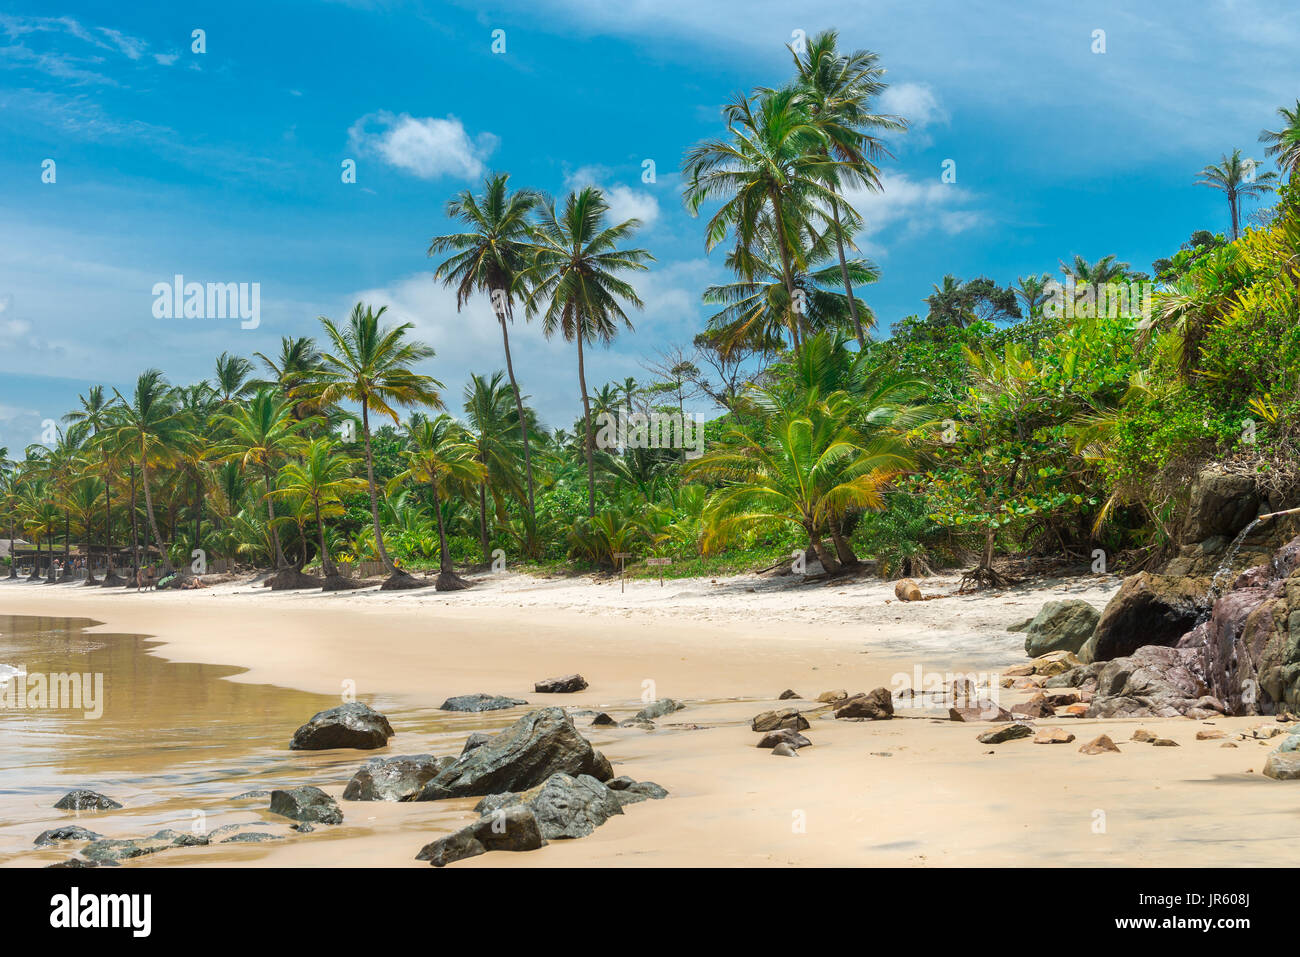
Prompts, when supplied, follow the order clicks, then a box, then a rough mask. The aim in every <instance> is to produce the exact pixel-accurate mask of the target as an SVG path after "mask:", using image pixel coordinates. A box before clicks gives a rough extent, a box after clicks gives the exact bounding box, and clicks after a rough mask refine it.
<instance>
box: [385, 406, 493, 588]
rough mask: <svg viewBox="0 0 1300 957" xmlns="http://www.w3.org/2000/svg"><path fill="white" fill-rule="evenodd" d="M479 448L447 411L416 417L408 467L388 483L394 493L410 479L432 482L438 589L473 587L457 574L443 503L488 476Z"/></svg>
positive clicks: (406, 456)
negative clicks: (477, 456)
mask: <svg viewBox="0 0 1300 957" xmlns="http://www.w3.org/2000/svg"><path fill="white" fill-rule="evenodd" d="M476 451H477V450H476V449H475V447H474V445H473V444H472V443H471V442H469V441H468V436H467V435H466V434H465V430H464V429H463V428H461V426H460V425H459V424H457V422H456V420H455V419H453V418H452V417H451V416H449V415H447V414H446V413H445V412H444V413H442V414H440V415H436V416H434V417H433V418H432V419H428V418H425V417H424V416H412V422H411V429H410V443H409V445H408V447H407V450H406V451H405V452H404V453H403V458H404V459H405V461H406V468H405V469H404V470H403V471H401V472H399V473H398V474H397V475H395V476H394V477H393V479H392V481H390V482H389V483H388V491H389V492H390V493H391V492H392V491H393V490H394V489H396V488H397V487H398V486H400V485H402V484H403V483H406V482H423V483H427V484H428V485H429V489H430V492H431V493H432V495H433V513H434V517H435V518H436V520H437V524H438V578H437V580H436V581H435V583H434V587H435V588H437V590H438V591H458V590H460V589H462V588H468V587H469V582H467V581H465V579H463V578H461V577H460V576H459V575H457V574H456V569H455V567H454V566H453V565H452V561H451V552H450V550H449V549H448V548H447V528H446V523H445V521H444V519H443V514H442V503H443V497H444V495H445V493H446V492H447V491H448V490H449V489H451V488H462V489H464V488H469V487H472V486H473V485H475V484H477V483H479V482H481V481H482V480H483V478H484V477H485V476H486V475H487V468H486V467H485V466H484V465H483V464H482V463H480V462H478V461H475V454H476Z"/></svg>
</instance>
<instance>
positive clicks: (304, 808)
mask: <svg viewBox="0 0 1300 957" xmlns="http://www.w3.org/2000/svg"><path fill="white" fill-rule="evenodd" d="M271 813H272V814H282V815H284V816H285V817H291V818H293V819H294V820H295V821H312V822H314V823H316V824H342V823H343V812H342V811H340V810H339V806H338V805H337V804H336V803H335V802H334V799H333V798H332V797H330V796H329V795H328V794H326V793H325V792H324V791H322V790H321V789H320V788H318V787H312V786H311V785H305V786H303V787H299V788H292V789H290V790H287V791H272V792H271Z"/></svg>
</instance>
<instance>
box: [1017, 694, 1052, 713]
mask: <svg viewBox="0 0 1300 957" xmlns="http://www.w3.org/2000/svg"><path fill="white" fill-rule="evenodd" d="M1008 710H1009V711H1010V712H1011V713H1012V714H1014V715H1020V716H1023V717H1026V718H1050V717H1051V716H1052V715H1053V714H1055V713H1056V709H1055V707H1054V706H1053V705H1052V704H1050V703H1049V701H1048V699H1047V697H1046V696H1045V695H1041V694H1040V695H1035V696H1034V697H1032V698H1030V699H1029V700H1028V701H1022V702H1020V703H1019V704H1013V705H1011V706H1010V708H1009V709H1008Z"/></svg>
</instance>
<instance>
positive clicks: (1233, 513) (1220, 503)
mask: <svg viewBox="0 0 1300 957" xmlns="http://www.w3.org/2000/svg"><path fill="white" fill-rule="evenodd" d="M1260 503H1261V499H1260V494H1259V491H1258V490H1257V489H1256V487H1255V480H1254V479H1253V478H1251V477H1250V476H1248V475H1237V474H1234V473H1232V472H1226V471H1224V470H1222V469H1218V468H1207V469H1205V470H1203V471H1202V472H1201V473H1200V474H1199V475H1197V476H1196V478H1195V479H1194V480H1193V481H1192V490H1191V496H1190V499H1189V501H1188V505H1187V518H1186V520H1185V521H1184V523H1183V530H1182V536H1181V537H1182V541H1183V543H1184V544H1189V545H1190V544H1192V543H1194V542H1201V541H1204V540H1206V539H1208V538H1214V537H1216V536H1219V537H1223V538H1229V539H1230V538H1232V537H1233V536H1235V535H1236V534H1237V533H1238V532H1240V531H1241V530H1242V529H1243V528H1245V527H1246V526H1247V525H1249V524H1250V523H1251V521H1252V520H1253V519H1254V518H1255V516H1257V515H1258V514H1259V511H1260Z"/></svg>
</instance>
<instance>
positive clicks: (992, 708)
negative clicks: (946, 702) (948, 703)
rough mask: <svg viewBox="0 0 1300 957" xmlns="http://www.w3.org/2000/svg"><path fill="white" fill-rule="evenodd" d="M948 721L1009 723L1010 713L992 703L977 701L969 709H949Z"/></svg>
mask: <svg viewBox="0 0 1300 957" xmlns="http://www.w3.org/2000/svg"><path fill="white" fill-rule="evenodd" d="M948 719H949V720H950V721H1010V720H1011V712H1009V711H1007V710H1005V709H1004V708H1001V707H999V706H998V705H997V704H996V703H995V702H992V701H979V702H976V703H975V704H974V705H973V706H972V707H969V708H949V709H948Z"/></svg>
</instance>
